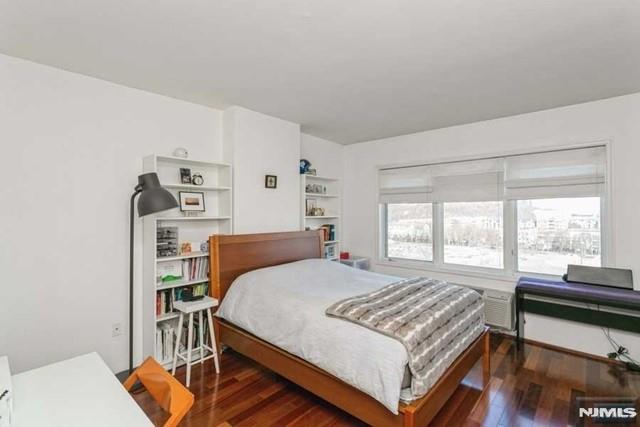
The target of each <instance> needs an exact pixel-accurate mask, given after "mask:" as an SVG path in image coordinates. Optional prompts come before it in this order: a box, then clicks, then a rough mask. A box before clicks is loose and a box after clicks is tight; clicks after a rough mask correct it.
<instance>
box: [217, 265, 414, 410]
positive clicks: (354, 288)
mask: <svg viewBox="0 0 640 427" xmlns="http://www.w3.org/2000/svg"><path fill="white" fill-rule="evenodd" d="M398 280H399V279H398V278H396V277H392V276H383V275H381V274H375V273H370V272H367V271H362V270H357V269H355V268H351V267H347V266H344V265H341V264H339V263H337V262H333V261H327V260H321V259H309V260H304V261H297V262H293V263H290V264H284V265H281V266H277V267H269V268H264V269H260V270H255V271H251V272H249V273H246V274H243V275H242V276H240V277H238V278H237V279H236V280H235V281H234V283H233V285H232V286H231V288H230V289H229V291H228V293H227V295H226V296H225V298H224V301H223V302H222V304H221V306H220V309H219V310H218V313H217V315H218V316H220V317H222V318H223V319H226V320H228V321H229V322H231V323H233V324H235V325H237V326H239V327H241V328H243V329H245V330H247V331H249V332H251V333H252V334H254V335H256V336H257V337H259V338H262V339H263V340H265V341H268V342H270V343H271V344H273V345H276V346H278V347H280V348H282V349H284V350H286V351H288V352H289V353H292V354H294V355H296V356H299V357H301V358H303V359H305V360H307V361H308V362H311V363H313V364H314V365H316V366H318V367H320V368H322V369H324V370H325V371H327V372H329V373H331V374H333V375H335V376H336V377H338V378H340V379H341V380H343V381H344V382H346V383H348V384H350V385H352V386H354V387H356V388H358V389H360V390H362V391H363V392H365V393H367V394H368V395H370V396H372V397H374V398H375V399H376V400H378V401H379V402H381V403H382V404H383V405H384V406H386V407H387V408H389V410H390V411H392V412H393V413H394V414H397V413H398V401H399V399H400V388H401V385H402V379H403V376H404V374H405V366H406V365H407V361H408V359H407V351H406V349H405V348H404V346H403V345H402V344H401V343H400V342H399V341H396V340H394V339H393V338H390V337H387V336H385V335H382V334H379V333H377V332H374V331H371V330H369V329H367V328H363V327H362V326H358V325H355V324H353V323H350V322H346V321H344V320H340V319H334V318H330V317H328V316H326V315H325V310H326V309H327V307H329V306H330V305H331V304H333V303H335V302H337V301H339V300H342V299H344V298H347V297H351V296H355V295H359V294H364V293H368V292H371V291H373V290H376V289H379V288H381V287H383V286H385V285H387V284H389V283H393V282H396V281H398Z"/></svg>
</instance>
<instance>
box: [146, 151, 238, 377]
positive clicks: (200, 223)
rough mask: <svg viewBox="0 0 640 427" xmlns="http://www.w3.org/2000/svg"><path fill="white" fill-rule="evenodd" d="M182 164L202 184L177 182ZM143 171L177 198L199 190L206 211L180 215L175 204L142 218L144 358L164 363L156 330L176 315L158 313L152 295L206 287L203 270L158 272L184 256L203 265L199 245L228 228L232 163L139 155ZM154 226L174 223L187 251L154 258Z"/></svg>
mask: <svg viewBox="0 0 640 427" xmlns="http://www.w3.org/2000/svg"><path fill="white" fill-rule="evenodd" d="M181 168H187V169H190V170H191V175H193V174H194V173H199V174H200V175H201V176H202V177H203V179H204V183H203V185H194V184H189V183H182V182H181V174H180V169H181ZM143 170H144V172H156V173H157V174H158V177H159V179H160V183H161V184H162V185H163V186H164V187H165V188H166V189H168V190H169V191H170V192H171V193H172V194H173V195H174V196H175V197H176V199H177V200H180V198H179V194H180V192H201V193H203V199H204V207H205V212H201V213H198V214H197V215H196V216H187V215H184V214H183V212H181V211H180V209H178V208H177V209H173V210H170V211H166V212H160V213H158V214H156V215H150V216H147V217H144V290H143V298H144V301H143V319H144V320H143V357H147V356H153V357H155V358H156V359H157V360H159V361H161V363H162V364H163V366H165V367H169V366H170V365H171V359H170V358H166V357H163V355H162V354H157V352H156V349H157V348H158V345H157V344H158V343H157V342H156V335H157V334H156V332H157V331H158V330H159V329H162V328H167V327H173V328H174V329H175V328H176V327H177V323H178V321H177V319H178V317H179V316H178V313H176V312H163V313H161V314H160V313H159V312H158V311H157V309H156V308H157V307H156V299H157V297H158V295H159V294H161V293H164V294H165V297H166V296H170V295H171V294H173V295H175V293H176V292H180V291H179V290H180V289H182V288H185V287H188V286H191V287H194V286H198V287H199V286H202V285H206V286H209V278H208V276H207V275H202V277H199V276H198V275H196V277H195V278H193V277H192V278H189V277H183V278H179V279H174V280H169V281H164V282H163V281H162V280H160V277H159V276H160V275H161V274H160V272H161V271H164V270H165V269H167V268H169V267H171V265H172V264H171V263H174V266H178V265H181V263H183V262H184V261H185V260H194V261H190V262H195V260H200V261H198V262H199V263H206V265H208V257H209V252H208V251H207V250H206V248H202V247H201V246H202V244H203V243H205V242H208V240H209V236H210V235H212V234H232V233H233V221H232V217H233V213H232V200H233V199H232V188H233V183H232V168H231V165H229V164H226V163H221V162H209V161H205V160H200V159H199V160H194V159H183V158H180V157H173V156H160V155H151V156H147V157H145V158H144V161H143ZM158 227H175V228H176V229H177V233H178V235H177V238H178V248H180V247H181V244H182V243H184V242H189V243H191V247H192V252H190V253H185V254H180V253H178V254H176V255H172V256H163V257H158V256H157V239H156V236H157V231H158ZM178 271H182V270H178ZM200 289H201V288H200ZM162 311H164V310H162ZM183 335H184V334H183ZM174 341H175V336H174Z"/></svg>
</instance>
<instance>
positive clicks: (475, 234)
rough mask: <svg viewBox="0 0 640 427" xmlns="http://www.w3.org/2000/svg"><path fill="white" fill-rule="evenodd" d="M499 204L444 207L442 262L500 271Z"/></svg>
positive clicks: (500, 216)
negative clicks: (498, 269)
mask: <svg viewBox="0 0 640 427" xmlns="http://www.w3.org/2000/svg"><path fill="white" fill-rule="evenodd" d="M502 217H503V213H502V202H464V203H445V204H444V262H445V263H448V264H460V265H469V266H475V267H491V268H502V267H503V265H504V262H503V250H502V246H503V245H502V242H503V240H502V234H503V231H502V230H503V220H502Z"/></svg>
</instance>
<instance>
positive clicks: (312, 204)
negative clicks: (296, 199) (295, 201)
mask: <svg viewBox="0 0 640 427" xmlns="http://www.w3.org/2000/svg"><path fill="white" fill-rule="evenodd" d="M316 209H318V201H317V200H316V199H306V200H305V210H306V216H315V211H316Z"/></svg>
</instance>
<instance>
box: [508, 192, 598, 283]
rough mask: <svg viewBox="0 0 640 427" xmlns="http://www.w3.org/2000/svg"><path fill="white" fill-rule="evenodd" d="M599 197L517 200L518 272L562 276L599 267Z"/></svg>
mask: <svg viewBox="0 0 640 427" xmlns="http://www.w3.org/2000/svg"><path fill="white" fill-rule="evenodd" d="M600 254H601V247H600V198H599V197H580V198H567V199H539V200H519V201H518V269H519V270H520V271H528V272H534V273H546V274H557V275H562V274H564V273H566V272H567V264H578V265H588V266H594V267H599V266H600Z"/></svg>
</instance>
